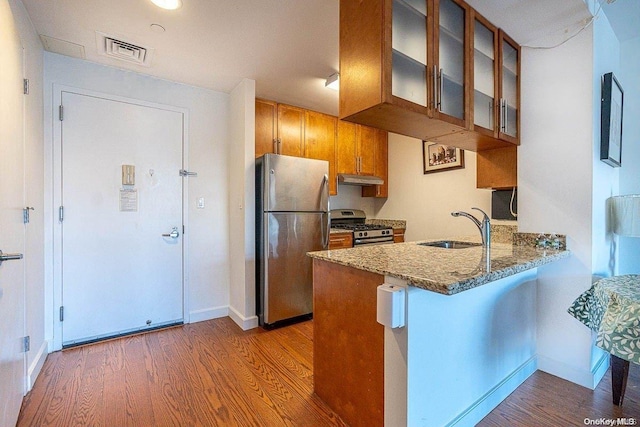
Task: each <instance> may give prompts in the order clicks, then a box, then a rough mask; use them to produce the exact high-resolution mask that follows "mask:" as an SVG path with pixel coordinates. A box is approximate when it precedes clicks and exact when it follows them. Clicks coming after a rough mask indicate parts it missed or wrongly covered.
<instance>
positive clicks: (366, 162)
mask: <svg viewBox="0 0 640 427" xmlns="http://www.w3.org/2000/svg"><path fill="white" fill-rule="evenodd" d="M377 138H378V129H375V128H371V127H368V126H356V148H357V153H358V160H359V165H358V174H359V175H375V161H376V147H377V141H376V140H377Z"/></svg>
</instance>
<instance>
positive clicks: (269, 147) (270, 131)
mask: <svg viewBox="0 0 640 427" xmlns="http://www.w3.org/2000/svg"><path fill="white" fill-rule="evenodd" d="M277 108H278V106H277V104H276V103H275V102H271V101H265V100H262V99H256V158H257V157H260V156H262V155H263V154H267V153H275V152H276V151H275V150H276V137H277V135H276V132H277V128H276V119H277V114H278V113H277Z"/></svg>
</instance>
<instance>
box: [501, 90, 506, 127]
mask: <svg viewBox="0 0 640 427" xmlns="http://www.w3.org/2000/svg"><path fill="white" fill-rule="evenodd" d="M506 103H507V102H506V100H505V99H504V98H500V132H504V133H506V131H507V124H506V121H507V117H506V116H507V115H506V113H505V110H506V108H505V107H506Z"/></svg>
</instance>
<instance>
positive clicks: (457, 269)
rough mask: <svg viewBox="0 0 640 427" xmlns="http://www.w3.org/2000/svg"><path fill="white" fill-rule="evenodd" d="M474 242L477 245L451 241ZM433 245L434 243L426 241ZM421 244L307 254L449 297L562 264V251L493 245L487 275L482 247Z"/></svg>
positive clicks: (408, 243)
mask: <svg viewBox="0 0 640 427" xmlns="http://www.w3.org/2000/svg"><path fill="white" fill-rule="evenodd" d="M455 240H466V241H477V239H455ZM431 241H435V240H431ZM419 243H421V242H407V243H396V244H394V245H377V246H364V247H356V248H349V249H339V250H328V251H318V252H309V253H308V254H307V255H308V256H310V257H312V258H315V259H320V260H324V261H329V262H334V263H337V264H342V265H345V266H348V267H353V268H357V269H360V270H365V271H370V272H373V273H378V274H383V275H389V276H393V277H397V278H399V279H402V280H406V281H407V282H408V283H409V284H410V285H412V286H415V287H418V288H422V289H427V290H430V291H433V292H438V293H441V294H445V295H453V294H456V293H459V292H462V291H466V290H468V289H472V288H475V287H477V286H481V285H484V284H486V283H489V282H493V281H495V280H498V279H502V278H504V277H508V276H512V275H514V274H517V273H519V272H521V271H525V270H529V269H532V268H536V267H538V266H541V265H544V264H548V263H550V262H553V261H556V260H559V259H562V258H566V257H568V256H569V255H570V251H567V250H553V249H537V248H535V247H533V246H531V245H527V246H520V245H513V244H509V243H492V244H491V250H490V251H489V252H490V261H491V262H490V269H489V271H487V265H486V258H485V251H484V248H483V247H482V246H475V247H470V248H466V249H442V248H436V247H429V246H421V245H419Z"/></svg>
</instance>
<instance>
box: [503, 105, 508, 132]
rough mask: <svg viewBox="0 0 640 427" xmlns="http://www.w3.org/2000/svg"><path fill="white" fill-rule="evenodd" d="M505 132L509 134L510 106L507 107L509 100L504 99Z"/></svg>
mask: <svg viewBox="0 0 640 427" xmlns="http://www.w3.org/2000/svg"><path fill="white" fill-rule="evenodd" d="M504 133H506V134H509V108H507V100H506V99H505V100H504Z"/></svg>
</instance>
